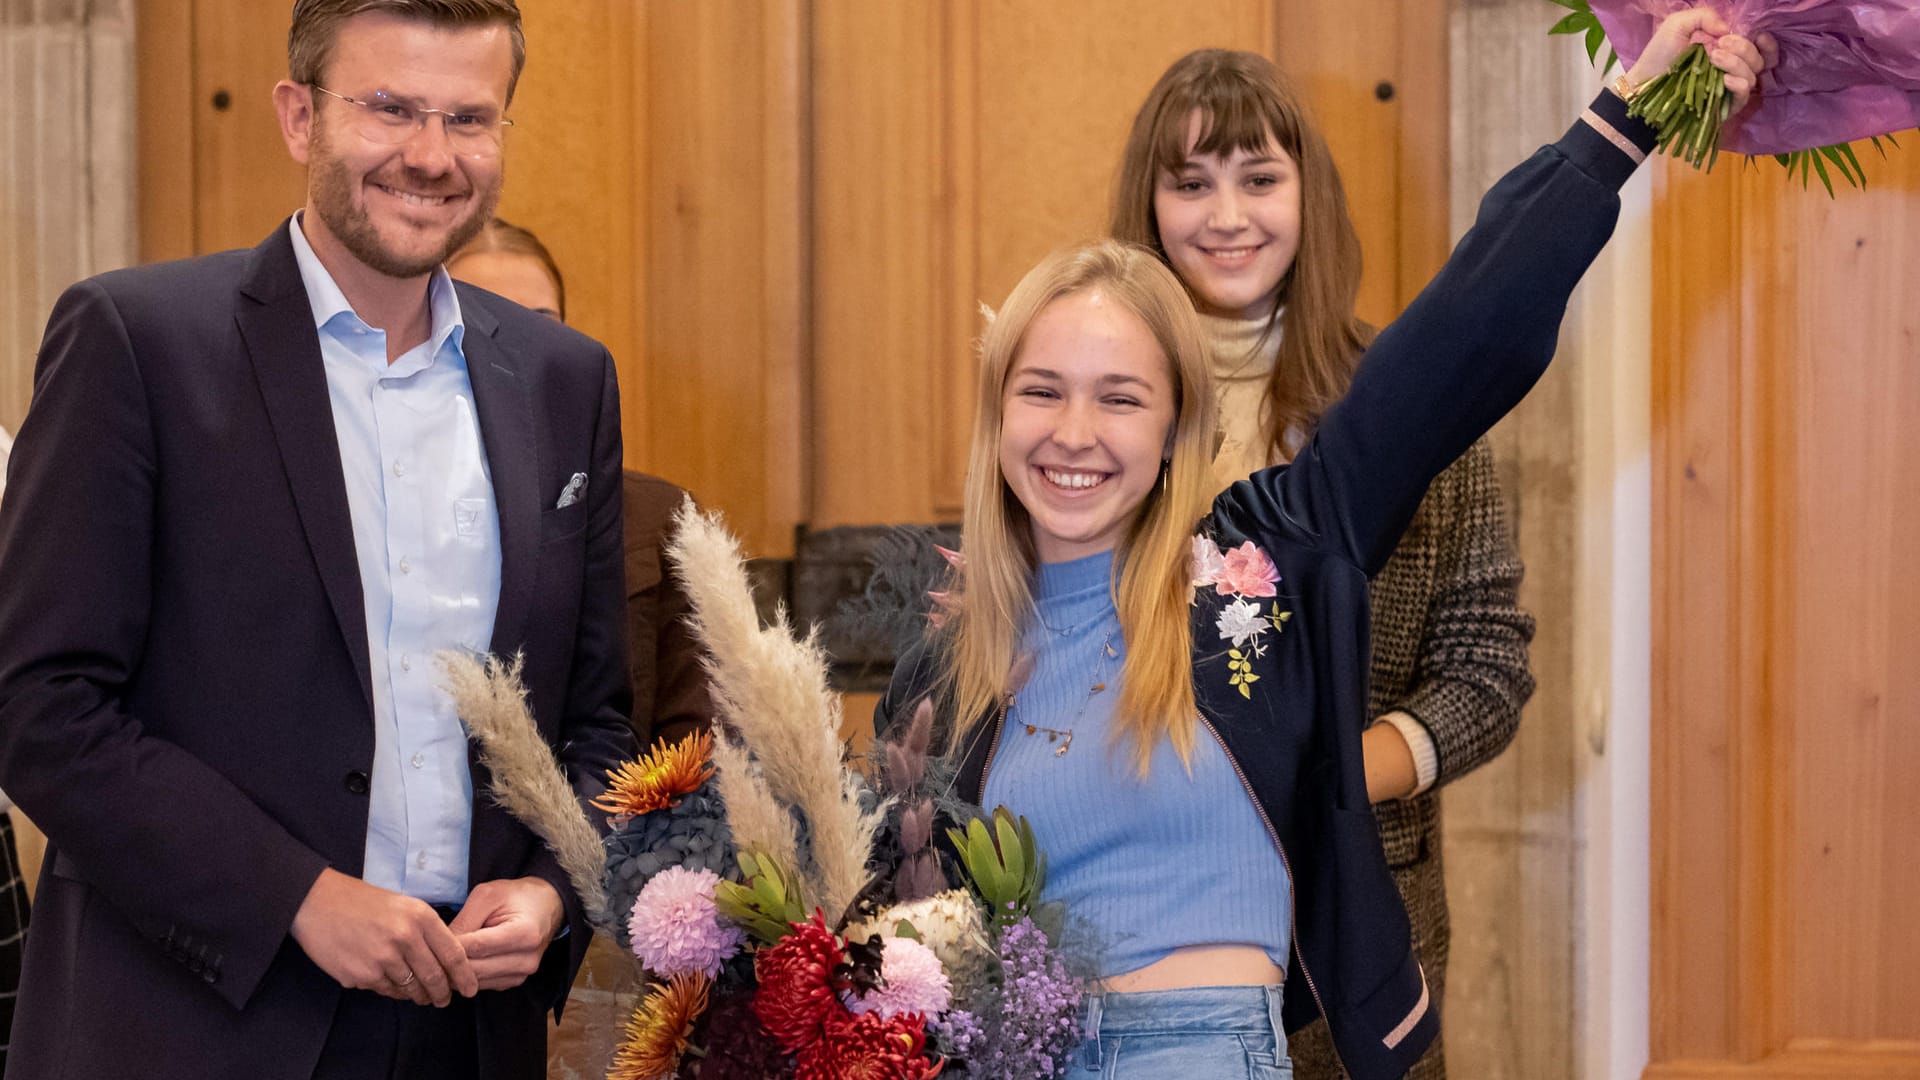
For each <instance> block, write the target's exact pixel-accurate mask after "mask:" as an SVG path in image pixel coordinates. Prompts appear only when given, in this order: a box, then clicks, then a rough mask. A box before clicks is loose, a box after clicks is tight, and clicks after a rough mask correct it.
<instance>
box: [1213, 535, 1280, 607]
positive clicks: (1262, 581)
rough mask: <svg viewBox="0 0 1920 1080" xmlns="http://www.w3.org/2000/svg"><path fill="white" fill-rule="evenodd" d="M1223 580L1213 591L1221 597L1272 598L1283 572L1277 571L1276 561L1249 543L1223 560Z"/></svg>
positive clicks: (1223, 557) (1222, 557)
mask: <svg viewBox="0 0 1920 1080" xmlns="http://www.w3.org/2000/svg"><path fill="white" fill-rule="evenodd" d="M1221 563H1222V568H1221V572H1220V579H1219V581H1218V582H1216V583H1215V585H1214V588H1215V589H1218V590H1219V592H1220V595H1221V596H1226V595H1228V594H1229V593H1231V594H1233V595H1235V596H1273V595H1275V591H1276V590H1275V589H1274V585H1275V584H1276V583H1278V582H1279V580H1280V571H1279V570H1277V569H1275V568H1274V565H1273V560H1272V559H1269V558H1267V553H1266V552H1264V551H1261V550H1260V549H1259V548H1257V547H1254V546H1253V541H1251V540H1249V541H1247V542H1246V543H1244V544H1241V545H1240V546H1239V547H1237V548H1234V549H1233V550H1232V551H1229V552H1226V553H1225V554H1224V555H1222V556H1221Z"/></svg>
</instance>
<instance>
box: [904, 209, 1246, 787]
mask: <svg viewBox="0 0 1920 1080" xmlns="http://www.w3.org/2000/svg"><path fill="white" fill-rule="evenodd" d="M1093 290H1098V291H1099V292H1100V293H1101V294H1102V295H1103V296H1105V297H1106V298H1107V299H1109V300H1111V301H1113V302H1115V303H1118V304H1119V305H1120V306H1121V307H1124V308H1125V309H1127V310H1128V311H1130V312H1132V313H1133V314H1134V315H1136V316H1138V317H1139V319H1140V321H1141V322H1143V323H1145V324H1146V325H1147V327H1148V329H1149V330H1151V331H1152V332H1153V336H1154V340H1155V341H1156V342H1157V343H1158V344H1159V346H1160V350H1161V352H1162V353H1164V354H1165V356H1166V357H1167V366H1168V373H1169V375H1171V376H1172V381H1173V383H1174V391H1175V401H1174V423H1173V438H1172V448H1173V456H1172V458H1171V460H1170V461H1169V463H1168V464H1167V466H1166V480H1165V484H1164V486H1161V485H1156V486H1155V488H1154V489H1153V490H1152V491H1150V492H1149V493H1148V494H1147V496H1146V499H1145V501H1144V502H1143V503H1142V504H1141V507H1140V510H1139V513H1138V515H1137V516H1136V517H1135V518H1134V520H1133V522H1132V525H1131V526H1130V527H1129V528H1128V530H1127V532H1126V535H1125V537H1124V538H1123V539H1122V541H1121V543H1120V547H1119V549H1118V550H1117V551H1116V552H1115V553H1114V565H1115V568H1116V574H1115V576H1116V579H1117V581H1116V587H1115V590H1114V605H1115V607H1116V608H1117V609H1118V611H1119V615H1120V631H1121V633H1122V634H1123V635H1124V637H1125V640H1126V643H1127V659H1126V664H1125V666H1124V668H1123V669H1122V675H1123V678H1122V680H1121V686H1120V694H1119V699H1118V701H1117V702H1116V705H1115V716H1116V720H1117V729H1116V736H1117V737H1119V738H1124V739H1126V740H1129V741H1130V742H1131V744H1132V746H1131V748H1132V751H1133V756H1134V759H1135V762H1136V765H1137V767H1138V769H1139V771H1140V773H1141V774H1142V775H1145V773H1146V772H1147V769H1148V767H1149V765H1150V763H1151V761H1152V757H1153V749H1154V747H1155V746H1156V745H1157V744H1158V742H1159V741H1160V739H1161V738H1162V737H1171V739H1172V742H1173V746H1174V749H1175V750H1176V751H1177V752H1178V753H1179V755H1180V760H1181V761H1182V762H1183V763H1184V762H1189V761H1190V760H1191V754H1192V751H1193V741H1194V717H1195V714H1196V712H1197V711H1198V710H1197V705H1196V703H1195V700H1194V694H1193V635H1192V630H1191V629H1190V627H1189V624H1188V621H1187V620H1188V617H1189V614H1190V609H1189V603H1188V601H1189V598H1190V597H1191V595H1192V592H1193V588H1192V584H1193V582H1192V579H1193V574H1192V562H1191V559H1192V544H1191V536H1192V533H1193V529H1194V526H1195V524H1196V523H1197V522H1198V521H1199V520H1200V517H1201V515H1203V514H1205V513H1206V511H1207V507H1208V505H1209V502H1210V500H1211V497H1212V492H1213V475H1212V471H1211V466H1210V464H1209V461H1210V458H1211V456H1212V450H1213V425H1214V419H1213V408H1214V405H1213V389H1212V384H1211V375H1210V374H1209V371H1208V366H1207V360H1206V348H1207V346H1206V341H1205V338H1204V336H1203V331H1202V329H1201V326H1200V321H1199V318H1198V316H1196V315H1195V314H1194V310H1193V305H1192V304H1191V303H1190V302H1189V301H1188V299H1187V293H1186V290H1185V289H1184V288H1183V287H1182V286H1181V284H1180V281H1179V279H1178V278H1176V277H1175V276H1174V274H1173V272H1172V271H1171V270H1169V269H1167V267H1166V266H1165V265H1163V264H1162V263H1161V262H1160V260H1158V259H1157V258H1155V257H1154V255H1153V253H1152V252H1150V251H1147V250H1145V249H1143V248H1141V247H1138V246H1136V245H1130V244H1122V243H1118V242H1116V241H1112V240H1100V241H1095V242H1092V243H1088V244H1083V245H1080V246H1077V247H1071V248H1067V249H1064V250H1062V251H1057V252H1055V253H1054V254H1052V255H1049V256H1048V257H1047V258H1046V259H1044V260H1042V261H1041V263H1040V265H1038V266H1036V267H1034V268H1033V269H1032V270H1030V271H1028V273H1027V275H1026V276H1025V277H1023V278H1021V279H1020V284H1018V285H1016V286H1014V289H1013V292H1012V293H1011V294H1010V295H1009V296H1008V297H1007V301H1006V303H1005V304H1004V305H1002V306H1001V308H1000V312H999V315H998V316H996V317H995V318H994V320H993V322H992V324H991V325H990V326H989V327H988V328H987V331H986V335H985V337H984V338H983V339H982V341H981V364H980V405H979V410H978V412H977V413H976V414H975V420H974V425H973V444H972V451H971V456H970V457H969V459H968V464H967V483H966V508H965V513H964V517H963V519H962V525H961V547H962V550H963V551H964V552H965V555H966V570H965V581H964V587H963V588H961V589H959V590H958V600H957V603H956V604H955V609H954V611H953V614H952V615H951V617H950V618H949V620H948V622H947V626H946V629H945V630H944V631H943V632H944V633H945V634H946V635H949V642H948V644H949V648H948V649H947V650H946V651H945V653H944V655H945V656H946V658H947V659H946V666H945V670H943V672H942V673H941V674H942V678H943V681H944V685H945V688H946V690H947V692H948V693H949V694H950V695H951V700H952V702H953V706H954V708H955V722H956V724H957V730H958V731H959V732H960V733H961V734H962V735H964V734H965V733H966V732H967V731H968V730H969V729H971V728H972V727H973V726H974V725H975V724H976V723H978V722H979V721H980V720H981V719H982V718H984V717H986V716H988V715H990V714H991V713H992V712H993V711H994V710H996V709H998V708H999V707H1000V706H1001V704H1002V703H1003V702H1004V701H1005V699H1006V696H1007V694H1008V692H1009V689H1010V688H1009V685H1008V682H1009V678H1010V676H1011V672H1012V670H1013V666H1014V661H1015V650H1016V648H1017V647H1018V645H1019V638H1020V635H1021V633H1022V632H1023V631H1024V630H1025V629H1026V628H1027V627H1028V626H1029V625H1030V623H1031V621H1032V620H1033V618H1034V601H1033V590H1032V585H1033V577H1034V574H1035V573H1036V571H1037V561H1038V560H1037V556H1036V555H1035V552H1034V544H1033V527H1032V521H1031V519H1030V518H1029V516H1028V514H1027V511H1026V508H1025V507H1024V506H1022V505H1021V504H1020V501H1019V499H1018V498H1016V497H1015V495H1014V493H1013V490H1012V489H1011V488H1010V487H1008V486H1007V482H1006V478H1005V476H1003V475H1002V473H1001V471H1000V429H1001V424H1002V421H1003V418H1004V413H1005V410H1004V404H1005V394H1006V384H1007V378H1008V376H1009V375H1010V374H1011V373H1012V371H1013V366H1014V362H1015V361H1016V360H1017V359H1018V357H1019V353H1020V347H1021V342H1022V339H1023V338H1024V337H1025V336H1026V332H1027V328H1028V327H1029V326H1030V325H1032V323H1033V320H1034V319H1035V317H1037V316H1038V315H1039V314H1040V312H1041V311H1042V310H1044V309H1045V308H1046V307H1047V305H1049V304H1051V303H1053V302H1054V301H1055V300H1058V299H1060V298H1061V297H1064V296H1068V295H1071V294H1076V293H1082V292H1089V291H1093Z"/></svg>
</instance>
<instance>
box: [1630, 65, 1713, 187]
mask: <svg viewBox="0 0 1920 1080" xmlns="http://www.w3.org/2000/svg"><path fill="white" fill-rule="evenodd" d="M1732 113H1733V98H1732V97H1731V96H1729V95H1728V94H1727V80H1726V76H1725V74H1724V73H1722V72H1721V70H1720V69H1719V68H1716V67H1714V66H1713V61H1712V60H1710V59H1708V58H1707V49H1706V46H1704V45H1695V46H1693V47H1692V48H1689V49H1688V50H1687V51H1686V52H1683V53H1681V54H1680V58H1679V59H1678V60H1675V61H1674V62H1673V66H1672V67H1670V68H1668V69H1667V70H1665V71H1663V72H1661V73H1660V74H1658V75H1655V76H1654V77H1653V78H1651V79H1649V80H1647V82H1646V85H1644V86H1642V87H1641V88H1640V92H1639V93H1637V94H1635V95H1634V96H1633V101H1631V102H1630V103H1628V105H1627V115H1629V116H1637V117H1640V118H1642V119H1644V120H1646V122H1647V123H1649V124H1652V125H1653V126H1654V128H1655V129H1656V130H1658V131H1659V132H1660V140H1659V143H1658V146H1659V148H1660V150H1661V151H1662V152H1663V153H1667V154H1671V155H1672V156H1674V157H1677V158H1680V159H1681V160H1683V161H1685V162H1686V163H1687V164H1689V165H1692V166H1693V167H1694V168H1696V169H1707V170H1711V169H1712V168H1713V163H1714V161H1715V160H1717V159H1718V158H1719V156H1720V149H1719V146H1720V125H1721V124H1723V123H1725V122H1726V119H1727V117H1728V116H1730V115H1731V114H1732Z"/></svg>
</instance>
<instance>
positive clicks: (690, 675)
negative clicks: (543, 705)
mask: <svg viewBox="0 0 1920 1080" xmlns="http://www.w3.org/2000/svg"><path fill="white" fill-rule="evenodd" d="M686 498H687V493H686V491H685V490H683V489H682V488H681V487H680V486H679V485H677V484H674V483H672V482H670V481H667V480H662V479H660V478H659V477H657V476H649V475H647V474H646V473H642V472H631V471H629V472H628V473H627V474H626V475H625V476H624V477H623V478H622V481H621V487H620V502H621V505H622V506H623V508H624V510H623V515H622V516H623V517H625V519H626V530H627V644H628V648H629V649H630V650H631V651H632V668H633V733H634V735H635V737H636V738H638V739H639V741H640V748H641V749H642V750H645V749H646V748H647V745H648V744H649V743H651V742H654V741H656V740H657V741H661V742H678V741H679V740H680V739H682V738H685V737H686V736H687V735H689V734H691V733H693V732H695V731H705V730H707V729H708V728H709V727H711V726H712V724H713V697H712V695H711V694H710V693H708V690H707V673H706V671H705V669H703V668H702V667H701V666H700V656H701V651H700V641H699V639H698V638H696V637H694V634H693V628H692V627H691V626H689V625H688V623H687V613H688V611H690V610H691V604H690V603H689V602H688V600H687V592H686V590H685V589H683V588H681V586H680V583H679V582H678V581H676V580H674V576H673V574H672V573H670V572H669V570H668V568H667V560H666V554H665V552H664V551H663V550H662V549H663V548H664V547H665V546H666V539H667V533H668V532H669V531H671V528H672V525H673V515H674V513H675V512H677V511H678V510H679V509H680V504H681V503H682V502H683V501H685V499H686Z"/></svg>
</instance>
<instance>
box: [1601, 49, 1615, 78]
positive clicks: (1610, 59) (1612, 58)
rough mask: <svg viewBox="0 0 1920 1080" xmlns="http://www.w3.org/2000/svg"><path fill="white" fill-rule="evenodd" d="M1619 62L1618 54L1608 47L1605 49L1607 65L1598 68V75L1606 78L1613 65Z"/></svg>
mask: <svg viewBox="0 0 1920 1080" xmlns="http://www.w3.org/2000/svg"><path fill="white" fill-rule="evenodd" d="M1619 62H1620V54H1619V53H1617V52H1615V51H1613V50H1612V49H1611V48H1609V49H1608V50H1607V66H1606V67H1603V68H1601V69H1600V77H1601V78H1603V79H1604V78H1606V77H1607V75H1608V74H1610V73H1611V72H1612V71H1613V68H1614V65H1616V64H1618V63H1619Z"/></svg>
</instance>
